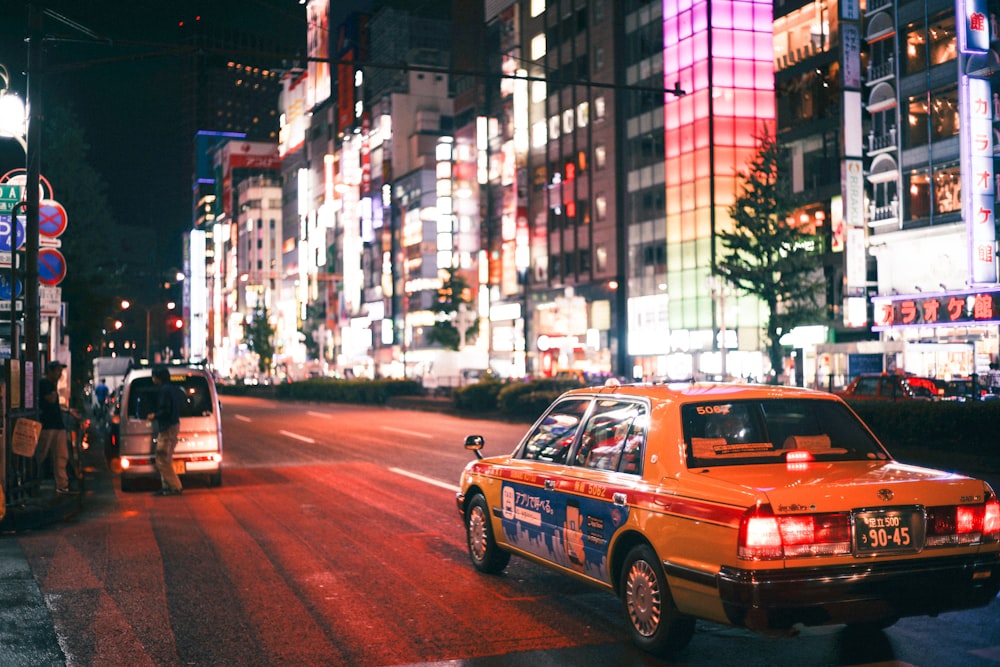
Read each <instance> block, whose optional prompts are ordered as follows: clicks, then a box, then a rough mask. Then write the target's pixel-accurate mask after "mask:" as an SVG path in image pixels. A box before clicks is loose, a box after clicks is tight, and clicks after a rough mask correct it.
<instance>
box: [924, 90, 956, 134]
mask: <svg viewBox="0 0 1000 667" xmlns="http://www.w3.org/2000/svg"><path fill="white" fill-rule="evenodd" d="M958 126H959V116H958V87H957V86H950V87H948V88H944V89H941V90H935V91H932V92H931V128H930V129H931V141H940V140H941V139H947V138H948V137H954V136H956V135H957V134H958V129H959V127H958Z"/></svg>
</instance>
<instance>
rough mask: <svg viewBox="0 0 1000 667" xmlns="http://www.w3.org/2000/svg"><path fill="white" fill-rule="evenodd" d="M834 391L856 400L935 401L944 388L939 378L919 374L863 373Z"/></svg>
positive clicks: (941, 394) (842, 396)
mask: <svg viewBox="0 0 1000 667" xmlns="http://www.w3.org/2000/svg"><path fill="white" fill-rule="evenodd" d="M834 393H836V394H837V395H838V396H840V397H841V398H846V399H848V400H854V401H914V400H915V401H934V400H939V399H940V398H941V397H942V396H943V395H944V388H943V387H942V386H940V385H939V384H938V381H937V380H934V379H932V378H926V377H920V376H917V375H902V374H899V373H863V374H861V375H859V376H857V377H856V378H854V379H853V380H851V382H850V384H848V385H847V387H845V388H844V389H843V390H842V391H838V392H834Z"/></svg>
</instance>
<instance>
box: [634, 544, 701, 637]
mask: <svg viewBox="0 0 1000 667" xmlns="http://www.w3.org/2000/svg"><path fill="white" fill-rule="evenodd" d="M620 590H621V596H622V604H623V606H624V608H625V619H626V620H627V621H628V629H629V633H630V634H631V636H632V641H633V642H634V643H635V644H636V646H638V647H639V648H641V649H643V650H644V651H648V652H650V653H654V654H657V655H664V654H667V653H671V652H673V651H679V650H680V649H682V648H684V647H685V646H687V645H688V642H690V641H691V637H692V636H693V635H694V618H692V617H691V616H685V615H684V614H682V613H680V612H679V611H678V610H677V607H676V606H675V605H674V599H673V597H672V596H671V595H670V589H669V588H668V587H667V578H666V576H665V575H664V574H663V568H662V567H660V562H659V559H658V558H657V557H656V552H655V551H653V549H652V548H651V547H649V546H648V545H646V544H640V545H638V546H635V547H633V548H632V550H631V551H629V552H628V556H626V557H625V567H624V568H623V569H622V578H621V587H620Z"/></svg>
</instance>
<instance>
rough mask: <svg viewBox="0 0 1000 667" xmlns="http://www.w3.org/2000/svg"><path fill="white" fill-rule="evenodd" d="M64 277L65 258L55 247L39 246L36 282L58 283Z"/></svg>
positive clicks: (45, 283)
mask: <svg viewBox="0 0 1000 667" xmlns="http://www.w3.org/2000/svg"><path fill="white" fill-rule="evenodd" d="M65 277H66V258H65V257H63V254H62V253H61V252H59V251H58V250H57V249H55V248H41V249H40V250H39V251H38V282H40V283H42V284H43V285H58V284H59V283H61V282H62V281H63V278H65Z"/></svg>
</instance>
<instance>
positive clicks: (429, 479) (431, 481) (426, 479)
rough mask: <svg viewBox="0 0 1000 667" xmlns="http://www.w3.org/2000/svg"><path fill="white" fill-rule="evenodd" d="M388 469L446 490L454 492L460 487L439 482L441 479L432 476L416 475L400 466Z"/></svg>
mask: <svg viewBox="0 0 1000 667" xmlns="http://www.w3.org/2000/svg"><path fill="white" fill-rule="evenodd" d="M389 471H390V472H394V473H396V474H397V475H402V476H403V477H409V478H410V479H415V480H417V481H418V482H424V483H426V484H430V485H432V486H439V487H441V488H442V489H447V490H448V491H455V492H456V493H457V492H458V491H460V489H459V488H458V487H457V486H455V485H454V484H448V483H447V482H441V481H438V480H436V479H434V478H433V477H424V476H423V475H418V474H417V473H415V472H410V471H409V470H403V469H402V468H389Z"/></svg>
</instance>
